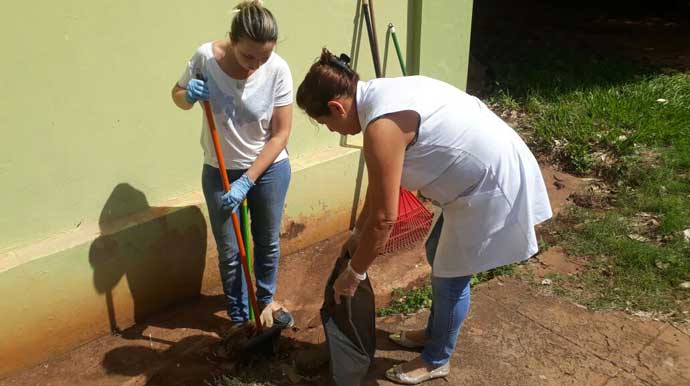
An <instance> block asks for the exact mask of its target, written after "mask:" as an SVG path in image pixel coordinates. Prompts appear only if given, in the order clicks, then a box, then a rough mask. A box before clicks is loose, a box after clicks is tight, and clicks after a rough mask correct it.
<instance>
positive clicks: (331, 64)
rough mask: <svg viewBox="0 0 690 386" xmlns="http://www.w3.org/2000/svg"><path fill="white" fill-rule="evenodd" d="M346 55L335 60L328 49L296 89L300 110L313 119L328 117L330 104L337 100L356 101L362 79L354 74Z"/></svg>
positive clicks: (324, 50) (322, 52) (323, 51)
mask: <svg viewBox="0 0 690 386" xmlns="http://www.w3.org/2000/svg"><path fill="white" fill-rule="evenodd" d="M348 61H349V58H347V56H346V55H340V57H336V56H335V55H333V54H332V53H331V52H330V51H328V50H327V49H326V48H324V49H323V50H322V51H321V57H320V58H319V60H318V61H317V62H316V63H314V64H312V65H311V68H309V72H307V75H305V76H304V80H303V81H302V83H301V84H300V85H299V88H297V106H299V107H300V108H301V109H302V110H304V111H305V112H306V113H307V114H308V115H309V116H310V117H312V118H317V117H321V116H324V115H329V114H330V112H329V110H328V101H330V100H333V99H335V98H338V97H354V96H355V92H356V90H357V82H358V81H359V75H357V73H356V72H355V71H354V70H352V69H351V68H350V67H349V66H348V64H347V62H348Z"/></svg>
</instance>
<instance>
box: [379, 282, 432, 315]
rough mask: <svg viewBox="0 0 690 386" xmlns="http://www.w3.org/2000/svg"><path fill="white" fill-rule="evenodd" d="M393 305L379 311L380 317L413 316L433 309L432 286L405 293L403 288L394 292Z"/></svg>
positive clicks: (428, 285)
mask: <svg viewBox="0 0 690 386" xmlns="http://www.w3.org/2000/svg"><path fill="white" fill-rule="evenodd" d="M392 299H393V300H392V301H391V304H390V305H389V306H388V307H382V308H379V309H378V310H377V314H378V316H387V315H394V314H412V313H415V312H417V311H419V310H421V309H423V308H429V307H431V299H432V296H431V284H430V283H426V284H424V285H423V286H421V287H419V288H413V289H411V290H407V291H405V290H404V289H402V288H396V289H394V290H393V295H392Z"/></svg>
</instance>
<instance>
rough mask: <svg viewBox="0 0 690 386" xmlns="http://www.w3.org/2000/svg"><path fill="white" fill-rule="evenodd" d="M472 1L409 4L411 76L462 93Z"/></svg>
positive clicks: (415, 1)
mask: <svg viewBox="0 0 690 386" xmlns="http://www.w3.org/2000/svg"><path fill="white" fill-rule="evenodd" d="M472 3H473V2H472V0H408V10H409V11H408V30H410V31H411V32H410V33H411V35H412V36H411V37H410V39H409V40H408V47H407V48H408V62H409V63H410V72H411V73H413V74H422V75H426V76H430V77H432V78H437V79H441V80H444V81H446V82H448V83H450V84H453V85H454V86H456V87H458V88H460V89H463V90H464V89H465V87H466V85H467V66H468V63H469V53H470V33H471V26H472Z"/></svg>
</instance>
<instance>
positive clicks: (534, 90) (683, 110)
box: [378, 42, 690, 316]
mask: <svg viewBox="0 0 690 386" xmlns="http://www.w3.org/2000/svg"><path fill="white" fill-rule="evenodd" d="M500 44H501V43H500V42H498V43H497V46H496V47H495V51H496V52H500V55H495V56H494V57H493V59H492V62H491V64H492V69H493V72H494V73H495V76H496V81H495V85H494V86H495V87H494V89H493V90H492V91H491V95H490V97H489V98H488V102H489V104H490V105H491V106H492V107H493V108H494V109H495V110H498V111H499V112H500V111H507V110H516V111H520V112H522V113H524V114H525V118H523V119H521V120H520V121H518V124H517V127H516V129H517V130H518V131H519V132H520V133H521V134H522V135H523V136H524V137H526V138H527V140H528V142H529V144H530V146H531V147H532V149H533V150H534V151H535V152H536V153H539V154H540V155H541V156H545V157H548V158H549V159H551V160H552V161H553V162H557V163H559V164H560V165H561V166H562V167H563V169H565V170H566V171H570V172H572V173H574V174H577V175H580V176H590V177H591V176H593V177H598V178H600V179H601V181H603V184H604V186H605V187H604V188H603V190H604V191H605V192H610V193H606V194H603V193H602V195H603V197H594V200H590V201H587V200H584V202H589V203H590V205H584V207H577V208H575V209H573V210H572V211H570V212H569V213H566V214H565V215H562V216H560V218H559V219H557V220H555V221H553V223H554V225H552V227H553V229H554V231H555V237H554V239H553V240H549V241H548V242H545V241H544V240H541V241H540V244H541V245H540V246H541V247H545V246H548V245H551V244H554V243H557V244H559V245H561V246H563V247H564V248H565V249H566V251H567V252H568V253H570V254H572V255H575V256H580V257H584V258H587V259H588V260H589V262H590V263H589V264H588V266H587V269H586V270H585V271H584V272H583V273H581V274H580V275H578V276H576V277H575V278H559V280H558V288H557V291H556V292H557V293H558V294H569V295H571V296H575V297H576V298H577V301H578V302H580V303H583V304H586V305H587V306H589V307H593V308H600V309H601V308H604V309H628V310H641V311H651V312H658V313H663V314H669V313H672V314H675V315H676V316H682V313H681V311H682V310H681V307H683V304H685V307H688V298H690V295H689V291H688V290H687V289H682V288H681V287H680V283H682V282H686V281H690V243H689V242H686V241H685V240H684V237H683V235H682V232H683V230H685V229H688V228H690V74H684V73H661V72H659V71H657V70H656V69H654V68H649V67H641V66H637V65H635V64H632V63H630V62H625V61H618V60H615V59H611V58H601V57H597V56H594V55H588V54H586V53H583V52H579V51H575V50H567V49H564V50H558V49H553V48H552V49H549V50H546V51H544V50H538V49H534V48H533V47H520V46H518V45H506V46H503V47H501V46H500ZM511 44H512V43H511ZM512 270H513V267H512V266H509V267H505V268H500V269H499V270H497V271H490V272H486V273H483V274H480V275H477V276H475V277H474V278H473V284H476V283H478V282H481V281H485V280H489V279H491V278H493V277H495V276H497V275H505V274H510V273H511V272H512ZM568 282H570V283H568ZM568 288H574V289H576V290H574V291H569V290H567V289H568ZM430 303H431V289H430V285H429V284H427V285H425V286H422V287H421V288H415V289H412V290H409V291H403V290H396V291H395V293H394V296H393V301H392V303H391V305H390V306H389V307H386V308H382V309H380V310H378V314H379V315H390V314H397V313H404V314H407V313H412V312H416V311H417V310H419V309H421V308H425V307H428V306H429V305H430Z"/></svg>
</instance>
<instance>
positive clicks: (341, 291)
mask: <svg viewBox="0 0 690 386" xmlns="http://www.w3.org/2000/svg"><path fill="white" fill-rule="evenodd" d="M366 278H367V274H366V272H365V273H362V274H359V273H357V272H355V271H354V270H353V269H352V267H351V266H350V262H349V261H348V263H347V268H346V269H344V270H343V272H341V273H340V275H339V276H338V278H337V279H335V283H333V298H334V300H335V304H340V297H341V296H347V297H353V296H355V292H356V291H357V287H359V283H360V282H361V281H362V280H364V279H366Z"/></svg>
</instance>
